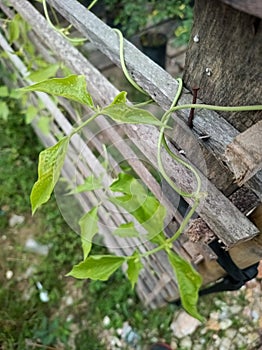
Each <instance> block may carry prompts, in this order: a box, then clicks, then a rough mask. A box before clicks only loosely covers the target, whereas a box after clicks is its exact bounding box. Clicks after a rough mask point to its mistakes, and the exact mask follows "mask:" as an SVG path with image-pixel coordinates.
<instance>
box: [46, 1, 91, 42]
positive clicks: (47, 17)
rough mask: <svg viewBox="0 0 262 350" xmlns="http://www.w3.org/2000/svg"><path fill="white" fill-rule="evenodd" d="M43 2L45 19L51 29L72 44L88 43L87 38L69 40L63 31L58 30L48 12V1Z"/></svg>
mask: <svg viewBox="0 0 262 350" xmlns="http://www.w3.org/2000/svg"><path fill="white" fill-rule="evenodd" d="M42 1H43V9H44V14H45V18H46V20H47V23H48V24H49V25H50V27H51V28H53V29H54V30H55V31H56V32H58V33H60V34H61V35H62V36H63V37H64V38H65V39H67V40H69V41H71V42H72V43H81V42H82V41H86V40H87V39H86V38H74V39H71V38H69V37H68V36H67V35H65V34H64V33H63V31H62V29H58V28H56V26H55V25H54V24H53V23H52V21H51V19H50V17H49V14H48V10H47V5H46V0H42ZM71 26H72V25H70V26H69V27H68V28H70V27H71Z"/></svg>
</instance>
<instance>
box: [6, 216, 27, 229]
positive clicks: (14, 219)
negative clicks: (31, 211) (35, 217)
mask: <svg viewBox="0 0 262 350" xmlns="http://www.w3.org/2000/svg"><path fill="white" fill-rule="evenodd" d="M24 221H25V217H24V216H22V215H16V214H13V215H12V216H11V217H10V219H9V226H10V227H14V226H16V225H21V224H22V223H23V222H24Z"/></svg>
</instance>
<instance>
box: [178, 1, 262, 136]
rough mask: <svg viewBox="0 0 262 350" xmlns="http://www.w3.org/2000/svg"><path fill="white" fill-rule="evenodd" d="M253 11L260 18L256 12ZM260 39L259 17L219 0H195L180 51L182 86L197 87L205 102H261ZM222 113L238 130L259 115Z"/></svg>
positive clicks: (245, 103) (233, 103) (248, 103)
mask: <svg viewBox="0 0 262 350" xmlns="http://www.w3.org/2000/svg"><path fill="white" fill-rule="evenodd" d="M227 2H229V1H227ZM231 2H232V1H231ZM233 2H234V3H236V1H233ZM241 3H242V4H243V3H247V1H241ZM255 3H256V2H255ZM260 9H261V6H260ZM257 15H260V17H262V14H261V11H260V12H259V11H258V13H257ZM261 42H262V22H261V19H260V18H257V17H254V16H252V15H249V14H246V13H244V12H240V11H238V10H236V9H234V8H232V7H231V6H228V5H226V4H224V3H223V2H221V1H219V0H213V1H206V0H196V1H195V7H194V25H193V28H192V36H191V40H190V43H189V47H188V51H187V56H186V66H185V73H184V82H185V85H186V86H187V88H188V89H190V90H192V88H194V87H198V88H199V91H198V96H199V98H201V99H202V100H203V101H204V102H205V103H210V104H216V105H224V106H234V105H255V104H261V84H262V74H261V56H262V45H261ZM222 115H223V117H224V118H226V119H227V121H229V122H230V123H231V124H232V125H233V126H234V127H235V128H237V129H238V130H239V131H244V130H246V129H247V128H249V127H250V126H251V125H252V124H255V123H256V122H258V121H259V120H261V118H262V112H261V111H257V112H245V113H239V112H238V113H237V112H235V113H230V114H229V113H222Z"/></svg>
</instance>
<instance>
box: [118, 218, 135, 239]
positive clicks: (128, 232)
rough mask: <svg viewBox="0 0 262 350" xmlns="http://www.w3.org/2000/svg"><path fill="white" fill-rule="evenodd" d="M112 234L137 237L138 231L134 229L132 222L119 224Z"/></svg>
mask: <svg viewBox="0 0 262 350" xmlns="http://www.w3.org/2000/svg"><path fill="white" fill-rule="evenodd" d="M113 234H114V235H116V236H119V237H122V238H127V237H139V233H138V232H137V230H136V229H135V226H134V223H133V222H128V223H126V224H121V225H119V226H118V228H117V229H116V230H115V231H114V232H113Z"/></svg>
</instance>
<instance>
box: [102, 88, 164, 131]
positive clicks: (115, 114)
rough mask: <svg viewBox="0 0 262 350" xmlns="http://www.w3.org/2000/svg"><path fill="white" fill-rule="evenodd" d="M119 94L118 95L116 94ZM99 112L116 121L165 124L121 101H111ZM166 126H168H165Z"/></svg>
mask: <svg viewBox="0 0 262 350" xmlns="http://www.w3.org/2000/svg"><path fill="white" fill-rule="evenodd" d="M118 96H119V95H118ZM101 114H104V115H106V116H108V117H109V118H111V119H113V120H114V121H116V122H118V123H128V124H149V125H156V126H165V124H163V123H162V122H161V121H160V120H158V119H157V118H156V117H155V116H154V115H153V114H152V113H150V112H149V111H146V110H144V109H141V108H136V107H132V106H128V105H127V104H126V103H123V102H120V103H119V102H115V101H113V103H111V104H110V105H109V106H107V107H105V108H103V109H102V110H101ZM166 128H169V127H168V126H166Z"/></svg>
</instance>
